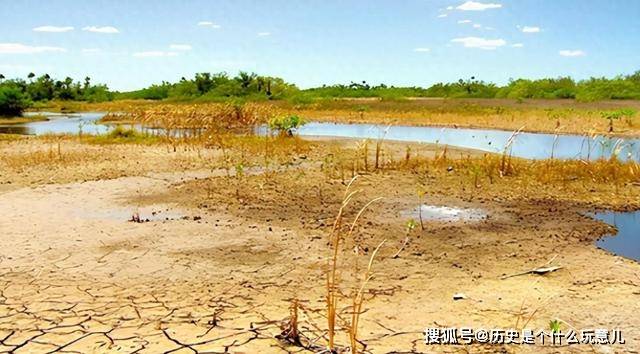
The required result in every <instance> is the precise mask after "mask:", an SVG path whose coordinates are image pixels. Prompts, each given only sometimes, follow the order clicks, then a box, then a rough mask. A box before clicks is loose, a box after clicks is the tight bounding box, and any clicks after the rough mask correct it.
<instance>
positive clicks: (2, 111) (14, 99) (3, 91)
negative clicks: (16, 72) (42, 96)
mask: <svg viewBox="0 0 640 354" xmlns="http://www.w3.org/2000/svg"><path fill="white" fill-rule="evenodd" d="M28 106H29V100H28V99H27V97H26V96H25V95H24V93H23V92H22V90H21V89H20V87H19V86H18V85H14V84H11V83H10V84H3V85H2V86H0V116H9V117H13V116H19V115H21V114H22V111H24V109H25V108H27V107H28Z"/></svg>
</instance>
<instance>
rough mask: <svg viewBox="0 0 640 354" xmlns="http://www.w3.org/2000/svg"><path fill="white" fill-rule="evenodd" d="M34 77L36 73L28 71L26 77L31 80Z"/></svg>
mask: <svg viewBox="0 0 640 354" xmlns="http://www.w3.org/2000/svg"><path fill="white" fill-rule="evenodd" d="M34 77H36V74H34V73H29V75H27V78H29V81H31V80H32V79H33V78H34Z"/></svg>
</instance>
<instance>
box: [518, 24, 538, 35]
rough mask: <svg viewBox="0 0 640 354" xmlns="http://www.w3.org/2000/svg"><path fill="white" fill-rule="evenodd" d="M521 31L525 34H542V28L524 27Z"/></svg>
mask: <svg viewBox="0 0 640 354" xmlns="http://www.w3.org/2000/svg"><path fill="white" fill-rule="evenodd" d="M521 31H522V32H524V33H538V32H540V27H536V26H524V27H522V29H521Z"/></svg>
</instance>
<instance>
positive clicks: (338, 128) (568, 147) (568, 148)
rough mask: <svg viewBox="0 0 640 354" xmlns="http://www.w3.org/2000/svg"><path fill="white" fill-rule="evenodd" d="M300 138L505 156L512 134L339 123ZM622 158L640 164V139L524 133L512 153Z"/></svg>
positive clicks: (306, 130) (315, 127) (307, 129)
mask: <svg viewBox="0 0 640 354" xmlns="http://www.w3.org/2000/svg"><path fill="white" fill-rule="evenodd" d="M298 133H299V134H300V135H303V136H304V135H309V136H311V135H318V136H335V137H345V138H360V139H365V138H369V139H378V138H381V137H384V138H385V139H388V140H397V141H411V142H423V143H438V144H441V145H450V146H457V147H463V148H470V149H478V150H483V151H489V152H496V153H502V151H503V150H504V147H505V145H506V144H507V142H508V141H509V138H510V137H511V136H512V134H513V133H512V132H508V131H503V130H491V129H462V128H439V127H410V126H390V127H386V126H381V125H374V124H335V123H318V122H313V123H309V124H306V125H304V126H303V127H301V128H300V129H299V130H298ZM616 149H617V150H619V151H618V156H619V157H620V158H621V159H629V158H632V159H634V160H636V161H640V139H626V140H624V139H618V138H607V137H601V136H599V137H596V138H594V139H586V138H585V137H584V136H581V135H558V136H556V135H554V134H538V133H520V134H518V136H517V137H516V138H515V141H514V143H513V144H512V150H511V152H512V154H513V156H516V157H522V158H527V159H547V158H550V157H556V158H560V159H578V158H580V159H598V158H600V157H606V158H608V157H610V156H611V153H612V152H613V151H614V150H616Z"/></svg>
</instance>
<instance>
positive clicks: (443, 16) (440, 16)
mask: <svg viewBox="0 0 640 354" xmlns="http://www.w3.org/2000/svg"><path fill="white" fill-rule="evenodd" d="M445 17H447V14H440V15H438V18H445Z"/></svg>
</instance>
